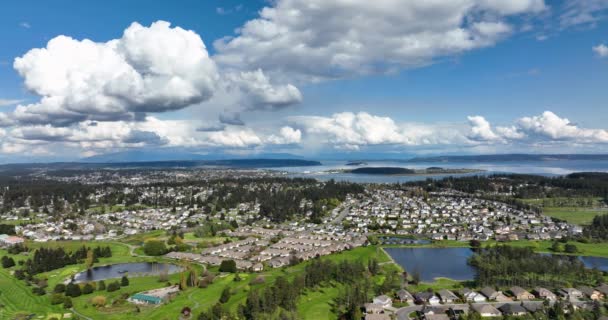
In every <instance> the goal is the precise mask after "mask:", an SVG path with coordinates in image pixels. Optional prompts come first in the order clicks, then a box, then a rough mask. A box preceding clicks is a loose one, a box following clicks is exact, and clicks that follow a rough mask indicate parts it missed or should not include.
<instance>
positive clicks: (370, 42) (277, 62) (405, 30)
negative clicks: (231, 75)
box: [214, 0, 546, 79]
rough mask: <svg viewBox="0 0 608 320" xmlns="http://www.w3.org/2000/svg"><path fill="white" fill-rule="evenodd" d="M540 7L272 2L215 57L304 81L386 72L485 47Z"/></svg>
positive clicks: (486, 2) (531, 0)
mask: <svg viewBox="0 0 608 320" xmlns="http://www.w3.org/2000/svg"><path fill="white" fill-rule="evenodd" d="M545 8H546V7H545V4H544V1H543V0H515V1H500V0H452V1H435V0H433V1H429V0H411V1H402V0H375V1H369V0H351V1H342V0H277V1H273V2H272V6H268V7H265V8H264V9H262V10H261V11H260V14H259V17H258V18H257V19H253V20H250V21H248V22H247V23H245V25H244V26H243V27H242V28H239V29H238V34H237V35H236V36H235V37H226V38H224V39H221V40H218V41H216V42H215V43H214V45H215V47H216V49H217V50H218V54H217V55H216V56H215V59H216V61H218V63H221V64H225V65H229V66H233V67H238V68H239V69H247V68H250V69H257V68H262V69H263V70H264V71H267V72H272V73H278V74H282V75H289V76H296V77H305V78H307V79H311V78H312V79H327V78H340V77H348V76H352V75H359V74H369V73H378V72H390V71H393V70H396V69H403V68H414V67H420V66H424V65H427V64H429V63H432V62H434V61H435V59H437V58H441V57H444V56H449V55H454V54H460V53H463V52H467V51H470V50H473V49H477V48H482V47H487V46H491V45H493V44H495V43H496V42H497V41H499V40H500V39H502V38H503V37H505V36H506V35H508V34H509V33H510V32H511V31H512V29H513V27H512V26H511V24H510V23H509V22H508V17H510V16H513V15H522V14H535V13H539V12H541V11H543V10H545Z"/></svg>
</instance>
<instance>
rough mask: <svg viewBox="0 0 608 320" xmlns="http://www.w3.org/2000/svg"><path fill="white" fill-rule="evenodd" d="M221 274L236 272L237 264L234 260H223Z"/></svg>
mask: <svg viewBox="0 0 608 320" xmlns="http://www.w3.org/2000/svg"><path fill="white" fill-rule="evenodd" d="M220 272H230V273H235V272H236V262H235V261H234V260H223V261H222V263H221V264H220Z"/></svg>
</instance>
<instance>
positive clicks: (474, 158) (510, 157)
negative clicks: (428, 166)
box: [405, 153, 608, 162]
mask: <svg viewBox="0 0 608 320" xmlns="http://www.w3.org/2000/svg"><path fill="white" fill-rule="evenodd" d="M557 160H595V161H598V160H599V161H603V160H608V154H523V153H522V154H492V155H470V156H436V157H416V158H412V159H409V160H405V162H507V161H557Z"/></svg>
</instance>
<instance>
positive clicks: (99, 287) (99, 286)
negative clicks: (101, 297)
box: [97, 280, 106, 291]
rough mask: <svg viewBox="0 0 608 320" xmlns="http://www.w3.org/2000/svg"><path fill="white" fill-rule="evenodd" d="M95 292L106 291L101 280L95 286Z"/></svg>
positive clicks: (104, 283) (104, 284)
mask: <svg viewBox="0 0 608 320" xmlns="http://www.w3.org/2000/svg"><path fill="white" fill-rule="evenodd" d="M97 290H99V291H101V290H106V282H105V281H103V280H100V281H99V283H98V284H97Z"/></svg>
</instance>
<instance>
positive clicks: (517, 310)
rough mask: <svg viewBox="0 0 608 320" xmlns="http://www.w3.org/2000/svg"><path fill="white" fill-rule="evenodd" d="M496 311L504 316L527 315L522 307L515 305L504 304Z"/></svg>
mask: <svg viewBox="0 0 608 320" xmlns="http://www.w3.org/2000/svg"><path fill="white" fill-rule="evenodd" d="M498 310H500V311H501V312H502V313H503V314H504V315H505V316H516V317H520V316H523V315H525V314H526V313H528V311H527V310H526V309H525V308H524V307H522V306H521V305H520V304H516V303H505V304H503V305H502V306H500V307H498Z"/></svg>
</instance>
